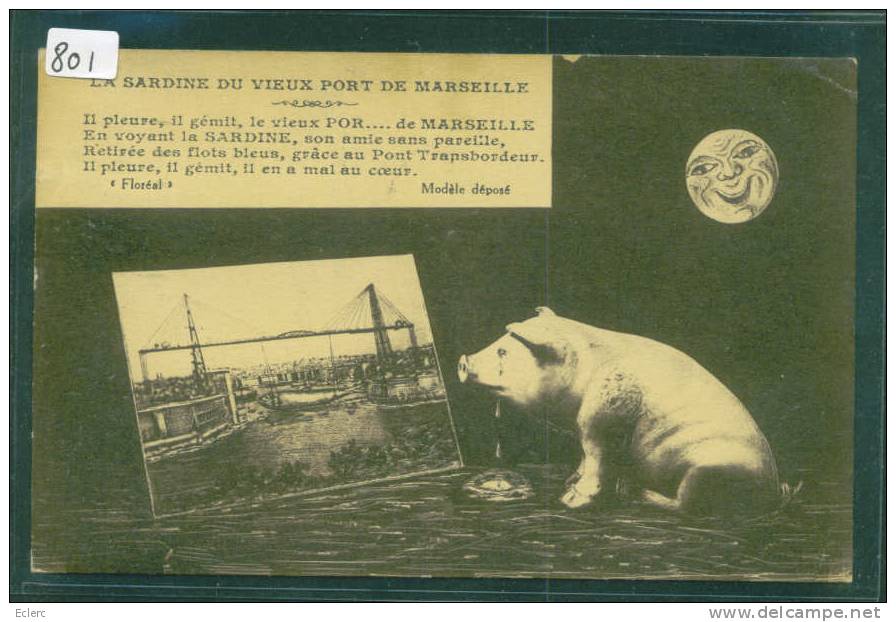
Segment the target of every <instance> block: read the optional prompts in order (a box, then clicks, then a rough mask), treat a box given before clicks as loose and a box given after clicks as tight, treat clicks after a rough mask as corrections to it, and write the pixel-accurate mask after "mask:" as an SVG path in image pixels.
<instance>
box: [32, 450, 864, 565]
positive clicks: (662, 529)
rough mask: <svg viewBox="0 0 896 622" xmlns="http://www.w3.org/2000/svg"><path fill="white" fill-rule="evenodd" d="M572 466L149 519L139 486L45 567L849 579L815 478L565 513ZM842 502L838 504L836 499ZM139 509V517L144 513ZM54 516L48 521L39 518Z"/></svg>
mask: <svg viewBox="0 0 896 622" xmlns="http://www.w3.org/2000/svg"><path fill="white" fill-rule="evenodd" d="M567 469H568V467H565V466H564V467H550V466H548V467H545V466H522V467H519V468H518V470H519V471H520V472H522V473H524V474H525V475H527V476H528V477H529V478H530V479H531V481H532V483H533V486H534V488H535V492H536V496H535V497H534V498H533V499H530V500H526V501H521V502H513V503H504V504H488V503H483V502H473V501H469V500H466V498H465V497H464V496H463V495H462V493H461V489H462V486H463V484H464V483H465V482H466V481H468V480H469V479H470V477H472V476H474V475H476V474H477V473H479V472H481V471H480V470H473V469H466V470H461V471H456V472H450V473H443V474H438V475H431V476H425V477H415V478H412V479H409V480H404V481H395V482H387V483H380V484H374V485H365V486H362V487H359V488H352V489H347V490H340V491H335V492H329V493H321V494H314V495H311V496H308V497H299V498H288V499H279V500H274V501H269V502H264V503H252V502H247V503H246V504H244V505H242V506H239V507H235V508H230V509H224V508H222V509H218V510H205V511H200V512H194V513H191V514H188V515H183V516H177V517H170V518H165V519H157V520H153V519H150V518H147V517H146V516H145V511H143V510H142V508H143V507H144V506H145V500H144V499H142V498H140V496H139V495H137V494H136V493H135V492H134V491H129V490H110V491H108V492H109V494H107V495H105V501H104V502H103V504H102V505H99V504H94V505H92V506H91V507H75V506H72V507H70V508H68V509H67V510H66V513H67V517H68V520H67V521H64V522H60V521H58V520H54V521H44V522H41V515H42V513H41V512H40V508H39V507H37V506H36V507H35V526H34V542H33V559H34V565H35V567H36V568H38V569H42V570H46V571H69V572H128V573H170V574H244V575H245V574H260V575H391V576H446V577H451V576H475V577H486V576H500V577H556V578H565V577H568V578H574V577H575V578H605V579H608V578H633V577H638V578H656V579H730V580H743V579H749V580H770V581H771V580H774V581H781V580H787V581H809V580H812V581H816V580H828V581H846V580H849V577H850V569H851V540H852V534H851V507H850V505H849V504H848V503H846V502H843V495H844V491H845V488H844V486H843V485H842V484H838V483H836V482H813V481H812V480H811V474H808V473H806V474H804V475H805V476H806V477H805V481H806V482H807V483H806V485H805V487H804V490H803V491H802V492H801V493H800V495H798V496H797V498H796V499H795V500H794V501H793V502H792V503H791V504H790V505H789V506H787V507H785V508H784V509H783V510H781V511H779V512H778V513H776V514H773V515H769V516H765V517H762V518H758V519H754V520H750V521H742V522H739V523H738V522H732V521H725V522H724V523H723V522H720V521H718V520H715V519H701V520H697V519H686V518H682V517H680V516H676V515H672V514H668V513H665V512H661V511H659V510H655V509H652V508H648V507H645V506H642V505H638V504H621V505H617V506H616V507H603V508H601V507H598V508H592V509H587V510H578V511H570V510H567V509H566V508H564V507H563V506H562V505H560V504H559V503H558V502H556V498H557V497H558V496H559V493H560V491H561V488H562V483H563V480H564V478H565V477H566V475H567V474H568V473H567ZM838 499H839V502H838V501H837V500H838ZM136 508H141V511H137V509H136ZM44 515H46V514H44Z"/></svg>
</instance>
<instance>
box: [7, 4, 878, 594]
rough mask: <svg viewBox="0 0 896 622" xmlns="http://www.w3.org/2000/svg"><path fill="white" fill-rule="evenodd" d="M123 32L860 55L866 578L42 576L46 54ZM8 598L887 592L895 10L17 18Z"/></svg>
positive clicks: (199, 43) (301, 45) (859, 322)
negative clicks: (32, 564) (37, 245)
mask: <svg viewBox="0 0 896 622" xmlns="http://www.w3.org/2000/svg"><path fill="white" fill-rule="evenodd" d="M54 26H55V27H72V28H96V29H110V30H117V31H118V32H119V33H120V35H121V38H122V41H126V42H128V46H129V47H136V48H173V49H177V48H193V49H237V50H239V49H261V50H293V49H305V50H335V49H338V50H345V51H378V52H380V51H396V52H493V53H497V52H501V53H552V54H564V53H569V54H573V53H588V54H622V55H636V54H644V55H653V54H669V55H724V56H739V55H743V56H823V57H844V56H850V57H854V58H856V59H857V60H858V85H859V97H858V167H857V222H856V227H857V244H856V248H857V257H856V270H857V273H856V287H857V292H856V324H855V334H856V342H855V346H856V366H855V367H856V369H857V370H861V374H857V376H856V383H855V393H856V414H855V436H854V441H855V447H856V448H858V449H859V451H856V452H855V456H856V463H855V471H854V472H855V488H854V501H855V515H854V534H855V535H854V539H855V542H854V554H855V561H854V581H853V583H852V584H847V585H833V584H796V583H761V584H756V583H727V582H726V583H718V582H691V581H688V582H674V581H657V582H650V581H644V582H641V581H579V580H550V581H545V580H528V579H526V580H521V579H514V580H496V579H489V580H484V579H483V580H472V579H374V578H313V577H302V578H256V577H252V578H246V577H193V576H190V577H182V576H178V577H166V576H140V575H71V574H69V575H45V574H38V575H32V574H31V573H30V570H29V549H30V540H29V538H30V481H31V477H30V474H31V449H32V447H31V439H30V433H31V369H32V350H31V348H32V322H31V317H32V303H33V300H32V293H33V292H32V284H33V248H34V242H33V241H34V166H35V155H34V150H35V130H36V127H35V124H36V109H35V101H36V100H35V97H36V74H35V72H34V71H33V67H34V62H35V59H36V53H37V49H38V48H39V47H41V46H42V45H43V43H44V41H45V37H46V30H47V29H48V28H50V27H54ZM10 29H11V78H10V94H11V101H10V113H11V128H10V129H11V139H10V140H11V144H10V148H11V157H10V162H11V167H10V188H11V196H10V198H11V214H10V219H11V220H10V246H11V253H12V257H11V272H12V274H13V281H12V284H11V292H10V294H11V314H10V343H11V344H12V347H11V383H10V412H11V413H12V416H11V417H10V440H11V448H10V449H11V451H10V477H11V479H10V496H11V498H10V544H11V546H10V598H11V600H14V601H37V600H91V601H93V600H125V601H133V600H165V601H169V600H215V601H221V600H266V601H269V600H361V601H368V600H433V599H435V600H475V601H482V600H502V601H503V600H527V601H528V600H539V601H541V600H549V601H560V600H606V601H611V600H617V601H618V600H622V601H635V600H647V601H652V600H696V601H708V600H713V601H718V600H743V601H746V600H757V601H761V600H884V599H885V598H886V596H885V593H884V589H885V588H884V580H885V558H884V551H885V531H884V528H885V517H884V515H883V503H884V486H885V483H884V467H883V458H884V451H883V450H884V445H885V425H886V423H885V419H884V416H883V413H884V410H883V399H882V398H883V392H884V389H883V381H884V372H883V369H884V362H883V351H884V341H883V339H884V338H883V328H884V319H883V312H884V255H885V252H884V239H885V237H884V224H885V211H884V205H885V185H884V181H883V180H884V179H885V177H884V174H885V147H884V141H885V131H884V128H885V121H884V114H885V87H886V84H885V73H884V72H885V56H884V55H885V49H886V47H885V14H883V13H882V12H878V13H868V12H863V13H859V12H855V13H852V12H840V13H808V14H807V13H791V12H773V13H756V12H753V13H739V14H735V13H719V12H676V13H670V12H630V13H621V12H620V13H617V12H602V13H569V12H564V13H555V12H514V13H507V12H465V13H457V12H440V13H436V12H358V11H340V12H336V11H330V12H291V13H284V12H249V13H245V12H243V13H233V12H229V13H209V12H171V11H167V12H152V13H147V12H81V11H17V12H14V13H13V14H12V17H11V24H10Z"/></svg>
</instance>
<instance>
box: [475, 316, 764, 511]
mask: <svg viewBox="0 0 896 622" xmlns="http://www.w3.org/2000/svg"><path fill="white" fill-rule="evenodd" d="M536 312H537V314H538V315H537V316H536V317H534V318H531V319H529V320H526V321H525V322H519V323H514V324H510V325H508V326H507V334H506V335H505V336H503V337H501V338H500V339H498V340H497V341H496V342H495V343H493V344H491V345H490V346H488V347H486V348H485V349H484V350H482V351H481V352H478V353H476V354H473V355H470V356H462V357H461V358H460V361H459V363H458V375H459V377H460V380H461V382H469V383H473V384H476V385H479V386H482V387H485V388H487V389H488V390H490V391H491V392H492V393H493V394H494V395H496V396H497V397H498V398H500V399H502V400H507V401H508V402H510V403H513V404H515V405H517V406H519V407H521V408H523V409H528V410H530V411H536V412H542V411H544V412H548V413H550V415H552V416H559V417H563V416H567V417H568V418H569V420H570V421H573V420H574V421H575V425H576V427H577V430H578V434H579V438H580V440H581V446H582V454H583V457H582V460H581V463H580V464H579V467H578V469H577V470H576V472H575V473H573V474H572V475H571V476H570V478H569V479H568V480H567V487H566V490H565V491H564V493H563V495H562V497H561V498H560V500H561V501H562V502H563V503H564V504H565V505H567V506H568V507H571V508H576V507H581V506H584V505H587V504H589V503H591V502H592V501H594V500H595V499H596V498H597V497H598V494H599V493H601V491H602V490H604V491H606V490H611V491H612V490H614V489H615V487H616V483H617V481H618V480H620V479H621V480H622V481H624V482H625V483H626V486H627V487H628V491H629V493H632V492H634V494H636V495H637V496H638V497H640V499H642V500H643V501H646V502H648V503H650V504H652V505H656V506H659V507H662V508H666V509H670V510H682V511H686V512H695V513H709V514H727V513H732V512H733V513H744V512H761V511H764V510H768V509H770V508H772V507H773V506H775V505H776V504H778V503H779V501H780V495H781V493H780V488H779V483H778V472H777V467H776V465H775V460H774V457H773V456H772V452H771V449H770V448H769V444H768V441H766V439H765V436H763V434H762V432H761V431H760V430H759V427H758V426H757V425H756V422H755V421H754V420H753V418H752V417H751V416H750V413H749V412H747V409H746V408H745V407H744V405H743V404H741V402H740V401H739V400H738V399H737V398H736V397H735V396H734V394H733V393H731V391H729V390H728V388H727V387H725V385H723V384H722V383H721V382H720V381H719V380H718V379H717V378H716V377H715V376H713V375H712V374H711V373H709V372H708V371H707V370H706V369H704V368H703V367H701V366H700V364H699V363H697V362H696V361H694V360H693V359H692V358H690V357H689V356H687V355H686V354H684V353H682V352H680V351H678V350H676V349H675V348H672V347H671V346H668V345H665V344H662V343H659V342H657V341H653V340H651V339H647V338H645V337H639V336H636V335H628V334H625V333H619V332H613V331H609V330H603V329H600V328H596V327H594V326H589V325H587V324H582V323H580V322H575V321H573V320H569V319H566V318H562V317H559V316H557V315H555V314H554V313H553V312H552V311H551V310H550V309H548V308H546V307H539V308H538V309H536Z"/></svg>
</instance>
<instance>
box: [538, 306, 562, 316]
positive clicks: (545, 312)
mask: <svg viewBox="0 0 896 622" xmlns="http://www.w3.org/2000/svg"><path fill="white" fill-rule="evenodd" d="M535 313H537V314H538V315H539V316H544V317H554V316H556V315H557V314H556V313H554V312H553V311H551V309H550V308H549V307H535Z"/></svg>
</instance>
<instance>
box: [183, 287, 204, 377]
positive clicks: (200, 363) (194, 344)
mask: <svg viewBox="0 0 896 622" xmlns="http://www.w3.org/2000/svg"><path fill="white" fill-rule="evenodd" d="M184 309H185V310H186V312H187V330H188V331H190V353H191V354H192V357H193V378H194V379H195V380H197V381H198V382H204V381H205V377H206V369H205V358H204V357H203V356H202V345H201V344H200V342H199V333H198V332H196V323H195V322H194V321H193V313H192V312H191V311H190V299H189V297H188V296H187V295H186V294H184Z"/></svg>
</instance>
